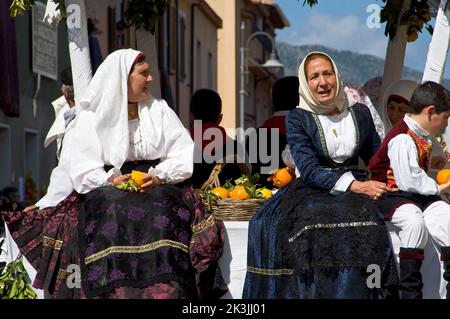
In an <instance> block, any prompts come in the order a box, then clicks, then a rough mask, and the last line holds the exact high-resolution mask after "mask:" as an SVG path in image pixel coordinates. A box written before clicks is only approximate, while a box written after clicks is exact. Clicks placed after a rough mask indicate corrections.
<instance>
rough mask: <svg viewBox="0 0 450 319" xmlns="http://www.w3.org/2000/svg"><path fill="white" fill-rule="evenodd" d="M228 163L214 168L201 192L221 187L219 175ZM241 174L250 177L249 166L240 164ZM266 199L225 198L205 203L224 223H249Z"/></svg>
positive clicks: (219, 164) (204, 201)
mask: <svg viewBox="0 0 450 319" xmlns="http://www.w3.org/2000/svg"><path fill="white" fill-rule="evenodd" d="M225 165H226V163H218V164H216V166H215V167H214V169H213V170H212V172H211V175H210V176H209V178H208V180H207V181H206V182H205V183H203V185H202V187H201V191H202V192H204V191H205V190H206V188H207V187H208V186H213V187H220V186H221V185H220V181H219V174H220V172H221V171H222V169H223V167H224V166H225ZM238 166H239V169H240V170H241V173H242V174H244V175H247V176H249V175H250V172H249V170H248V167H247V165H245V164H241V163H238ZM266 200H267V199H266V198H249V199H245V200H242V199H233V198H224V199H219V200H218V201H216V202H211V203H209V202H207V201H206V200H203V203H204V204H205V205H206V206H208V207H209V209H210V210H211V212H212V213H213V215H214V217H215V218H216V219H219V220H223V221H249V220H250V219H251V218H252V217H253V215H254V214H255V212H256V211H257V210H258V209H259V208H260V207H261V206H262V205H263V204H264V203H265V202H266Z"/></svg>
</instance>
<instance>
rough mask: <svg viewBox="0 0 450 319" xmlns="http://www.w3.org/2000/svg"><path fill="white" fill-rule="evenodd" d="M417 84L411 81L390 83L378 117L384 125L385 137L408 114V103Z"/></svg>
mask: <svg viewBox="0 0 450 319" xmlns="http://www.w3.org/2000/svg"><path fill="white" fill-rule="evenodd" d="M417 85H418V84H417V83H416V82H414V81H411V80H399V81H397V82H394V83H392V84H391V85H390V86H389V87H388V88H387V89H386V92H385V94H384V97H383V101H382V104H381V107H380V116H381V119H382V120H383V123H384V129H385V135H387V134H388V133H389V131H390V130H391V128H392V127H393V126H394V125H395V124H396V123H397V122H398V121H400V120H401V119H403V117H404V116H405V114H406V113H409V112H410V107H409V102H410V101H411V96H412V94H413V92H414V89H415V88H416V87H417Z"/></svg>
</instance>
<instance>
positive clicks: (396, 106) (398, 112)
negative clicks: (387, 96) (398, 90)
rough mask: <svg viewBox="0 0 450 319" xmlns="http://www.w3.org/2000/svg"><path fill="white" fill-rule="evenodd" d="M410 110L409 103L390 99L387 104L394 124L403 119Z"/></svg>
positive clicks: (390, 118) (389, 115)
mask: <svg viewBox="0 0 450 319" xmlns="http://www.w3.org/2000/svg"><path fill="white" fill-rule="evenodd" d="M409 112H410V107H409V104H408V103H405V102H397V101H389V102H388V104H387V113H388V117H389V120H390V121H391V123H392V125H395V124H396V123H397V122H398V121H400V120H401V119H403V117H404V116H405V114H406V113H409Z"/></svg>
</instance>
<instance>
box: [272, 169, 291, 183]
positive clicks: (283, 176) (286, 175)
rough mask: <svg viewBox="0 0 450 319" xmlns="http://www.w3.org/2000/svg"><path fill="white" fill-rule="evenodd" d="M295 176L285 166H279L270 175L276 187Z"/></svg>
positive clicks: (288, 181)
mask: <svg viewBox="0 0 450 319" xmlns="http://www.w3.org/2000/svg"><path fill="white" fill-rule="evenodd" d="M294 178H295V176H293V174H292V173H291V171H290V170H289V169H287V167H285V168H280V169H279V170H278V171H277V172H276V173H275V174H273V176H272V183H273V185H274V186H276V187H278V188H282V187H284V186H286V185H288V184H289V183H291V182H292V181H293V180H294Z"/></svg>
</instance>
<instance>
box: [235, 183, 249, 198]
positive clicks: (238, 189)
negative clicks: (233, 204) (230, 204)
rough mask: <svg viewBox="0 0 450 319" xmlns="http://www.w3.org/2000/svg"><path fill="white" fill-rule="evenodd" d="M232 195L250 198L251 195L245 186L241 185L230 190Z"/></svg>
mask: <svg viewBox="0 0 450 319" xmlns="http://www.w3.org/2000/svg"><path fill="white" fill-rule="evenodd" d="M230 197H231V198H234V199H249V198H250V195H249V194H248V193H247V191H246V190H245V188H244V186H242V185H239V186H236V187H235V188H233V190H232V191H231V192H230Z"/></svg>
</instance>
